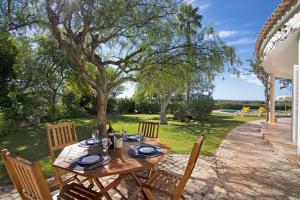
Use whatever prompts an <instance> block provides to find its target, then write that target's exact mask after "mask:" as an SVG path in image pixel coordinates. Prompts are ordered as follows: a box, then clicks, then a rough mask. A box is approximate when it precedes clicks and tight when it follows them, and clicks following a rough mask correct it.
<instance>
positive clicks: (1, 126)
mask: <svg viewBox="0 0 300 200" xmlns="http://www.w3.org/2000/svg"><path fill="white" fill-rule="evenodd" d="M15 130H16V127H15V125H14V121H13V120H11V119H8V120H7V119H5V118H4V115H3V113H0V137H1V136H4V135H8V134H10V133H13V132H14V131H15Z"/></svg>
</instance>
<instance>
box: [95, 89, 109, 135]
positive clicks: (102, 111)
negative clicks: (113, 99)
mask: <svg viewBox="0 0 300 200" xmlns="http://www.w3.org/2000/svg"><path fill="white" fill-rule="evenodd" d="M107 99H108V95H105V94H97V127H98V131H99V135H100V136H106V108H107Z"/></svg>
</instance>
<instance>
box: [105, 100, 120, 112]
mask: <svg viewBox="0 0 300 200" xmlns="http://www.w3.org/2000/svg"><path fill="white" fill-rule="evenodd" d="M106 111H107V113H114V112H117V111H118V100H117V99H116V98H114V97H109V98H108V102H107V109H106Z"/></svg>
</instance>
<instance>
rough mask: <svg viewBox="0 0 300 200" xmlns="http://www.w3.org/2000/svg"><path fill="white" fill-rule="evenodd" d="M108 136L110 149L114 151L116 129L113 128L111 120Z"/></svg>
mask: <svg viewBox="0 0 300 200" xmlns="http://www.w3.org/2000/svg"><path fill="white" fill-rule="evenodd" d="M107 136H108V138H109V140H110V144H111V145H110V146H109V148H110V149H113V148H114V145H115V144H114V143H115V131H114V129H113V128H112V124H111V120H109V121H108V129H107Z"/></svg>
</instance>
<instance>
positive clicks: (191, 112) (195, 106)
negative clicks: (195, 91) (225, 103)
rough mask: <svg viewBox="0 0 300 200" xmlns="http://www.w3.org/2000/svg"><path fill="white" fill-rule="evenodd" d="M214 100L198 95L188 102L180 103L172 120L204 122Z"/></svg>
mask: <svg viewBox="0 0 300 200" xmlns="http://www.w3.org/2000/svg"><path fill="white" fill-rule="evenodd" d="M214 103H215V102H214V100H213V98H212V97H211V96H210V95H203V94H199V95H197V96H193V97H192V98H191V99H190V100H189V101H181V102H178V103H177V105H176V110H175V112H174V119H176V120H179V121H182V122H184V121H189V120H191V119H193V120H196V121H202V120H206V119H207V118H208V117H209V116H210V114H211V112H212V110H213V108H214Z"/></svg>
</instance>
